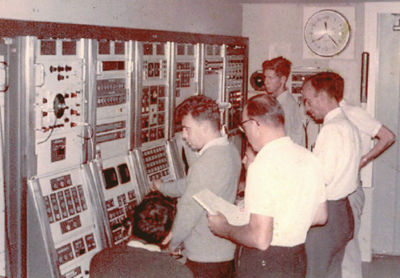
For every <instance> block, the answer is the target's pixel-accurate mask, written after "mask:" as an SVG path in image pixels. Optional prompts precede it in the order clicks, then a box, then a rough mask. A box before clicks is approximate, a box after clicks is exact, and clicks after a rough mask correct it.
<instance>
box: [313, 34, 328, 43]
mask: <svg viewBox="0 0 400 278" xmlns="http://www.w3.org/2000/svg"><path fill="white" fill-rule="evenodd" d="M325 35H326V34H323V35H322V36H319V37H318V38H316V39H314V40H312V41H311V42H316V41H319V40H321V39H322V38H323V37H325Z"/></svg>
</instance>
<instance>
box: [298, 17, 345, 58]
mask: <svg viewBox="0 0 400 278" xmlns="http://www.w3.org/2000/svg"><path fill="white" fill-rule="evenodd" d="M350 33H351V28H350V24H349V22H348V21H347V18H346V17H345V16H344V15H342V14H341V13H339V12H338V11H336V10H329V9H326V10H320V11H317V12H316V13H314V14H312V15H311V16H310V17H309V18H308V20H307V22H306V23H305V26H304V41H305V42H306V45H307V47H308V48H309V49H310V50H311V51H312V52H313V53H315V54H317V55H319V56H322V57H331V56H335V55H338V54H339V53H340V52H342V51H343V50H344V49H345V48H346V46H347V45H348V43H349V41H350Z"/></svg>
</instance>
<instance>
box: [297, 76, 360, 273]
mask: <svg viewBox="0 0 400 278" xmlns="http://www.w3.org/2000/svg"><path fill="white" fill-rule="evenodd" d="M343 88H344V81H343V78H342V77H341V76H340V75H338V74H336V73H333V72H321V73H318V74H315V75H313V76H311V77H309V78H308V79H306V80H305V81H304V84H303V90H302V94H303V98H304V102H305V107H306V110H307V112H308V113H309V114H310V115H311V117H312V118H313V119H314V120H315V121H316V122H322V123H323V125H322V128H321V130H320V132H319V134H318V137H317V140H316V143H315V148H314V150H313V152H314V154H315V155H316V156H317V157H318V158H319V159H320V161H321V165H322V167H323V171H322V172H323V175H324V183H325V186H326V190H327V200H328V213H329V219H328V222H327V224H326V225H325V226H323V227H314V228H311V229H310V231H309V233H308V236H307V241H306V251H307V264H308V265H307V277H310V278H311V277H316V278H317V277H335V278H337V277H341V264H342V260H343V255H344V250H345V246H346V244H347V242H348V241H349V240H351V239H352V237H353V231H354V219H353V213H352V211H351V207H350V203H349V199H348V196H349V195H350V194H351V193H353V192H354V191H355V190H356V188H357V177H358V169H359V165H360V158H361V146H360V137H359V133H358V129H357V128H356V127H355V126H354V125H353V124H352V123H351V122H350V121H349V120H348V118H347V117H346V115H345V113H344V112H343V110H342V109H341V108H340V107H339V99H341V97H342V96H343Z"/></svg>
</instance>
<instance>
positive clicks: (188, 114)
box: [153, 96, 241, 278]
mask: <svg viewBox="0 0 400 278" xmlns="http://www.w3.org/2000/svg"><path fill="white" fill-rule="evenodd" d="M219 115H220V114H219V109H218V105H217V103H216V102H215V101H214V100H212V99H211V98H208V97H206V96H192V97H190V98H188V99H186V100H185V101H184V102H183V103H182V104H181V105H179V107H178V108H177V115H176V116H177V117H178V120H181V121H182V127H183V131H182V137H183V139H184V140H185V141H186V142H187V143H188V145H189V146H190V147H191V148H192V149H193V150H196V151H198V153H199V157H198V159H197V160H196V161H195V162H194V163H193V164H192V165H191V166H190V168H189V171H188V174H187V176H186V177H185V178H183V179H179V180H177V181H174V182H167V183H162V182H161V181H160V180H157V181H154V183H153V188H157V189H159V190H160V191H161V192H162V193H163V194H165V195H168V196H170V197H180V198H179V200H178V205H177V215H176V218H175V222H174V224H173V227H172V231H171V233H172V239H171V242H170V249H171V250H172V251H173V250H175V249H176V248H177V247H178V246H179V245H180V244H181V243H183V244H184V248H185V255H186V257H187V262H186V264H187V266H188V267H189V268H190V269H191V270H192V271H193V273H194V275H195V277H208V278H209V277H221V278H222V277H223V278H225V277H232V275H233V259H234V252H235V248H236V246H235V244H233V243H232V242H230V241H229V240H226V239H223V238H220V237H217V236H215V235H214V234H213V233H211V231H210V230H209V228H208V222H207V216H206V211H205V210H204V209H203V208H202V207H201V206H200V205H199V204H198V203H197V202H196V201H195V200H194V199H193V198H192V196H193V195H194V194H196V193H198V192H200V191H202V190H203V189H206V188H207V189H209V190H210V191H212V192H214V193H215V194H216V195H218V196H220V197H221V198H223V199H225V200H227V201H229V202H232V203H233V202H234V200H235V195H236V189H237V184H238V180H239V174H240V167H241V163H240V155H239V153H238V151H237V149H236V147H235V146H234V145H233V144H232V143H230V142H229V141H228V139H227V137H226V136H223V135H222V134H221V133H220V117H219Z"/></svg>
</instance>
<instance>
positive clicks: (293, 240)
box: [208, 94, 327, 278]
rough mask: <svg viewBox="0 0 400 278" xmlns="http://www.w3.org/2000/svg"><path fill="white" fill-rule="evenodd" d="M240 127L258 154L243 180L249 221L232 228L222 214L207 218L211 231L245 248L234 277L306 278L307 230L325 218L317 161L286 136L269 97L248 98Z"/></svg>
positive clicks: (276, 107) (281, 117) (278, 108)
mask: <svg viewBox="0 0 400 278" xmlns="http://www.w3.org/2000/svg"><path fill="white" fill-rule="evenodd" d="M241 128H242V129H243V130H244V132H245V133H246V136H247V139H248V140H249V143H250V144H251V145H252V147H253V149H254V151H256V152H257V155H256V157H255V159H254V161H253V162H252V163H251V164H250V165H249V167H248V173H247V178H246V189H245V199H244V201H245V205H244V206H245V211H247V212H248V213H249V214H250V221H249V223H248V224H247V225H244V226H232V225H230V224H228V222H227V220H226V218H225V217H224V216H223V215H221V214H219V215H216V216H212V215H209V216H208V220H209V227H210V229H211V231H212V232H213V233H214V234H216V235H218V236H220V237H223V238H227V239H229V240H231V241H233V242H236V243H238V244H241V245H243V248H242V252H241V256H240V258H239V260H240V264H239V268H238V277H274V278H275V277H285V278H286V277H305V271H306V255H305V246H304V242H305V239H306V235H307V231H308V229H309V228H310V226H311V225H313V224H323V223H325V221H326V219H327V213H326V212H327V211H326V202H325V187H324V185H323V180H322V175H321V173H322V171H321V169H320V165H319V161H318V159H317V158H316V157H315V156H314V155H313V154H312V153H311V152H310V151H308V150H307V149H305V148H304V147H301V146H299V145H297V144H295V143H294V142H293V141H292V140H291V139H290V138H289V137H288V136H286V135H285V129H284V113H283V110H282V108H281V106H280V105H279V103H278V102H277V101H276V99H275V98H274V97H272V96H268V95H266V94H260V95H256V96H254V97H252V98H250V99H249V100H248V102H247V104H246V106H245V109H244V111H243V118H242V122H241Z"/></svg>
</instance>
